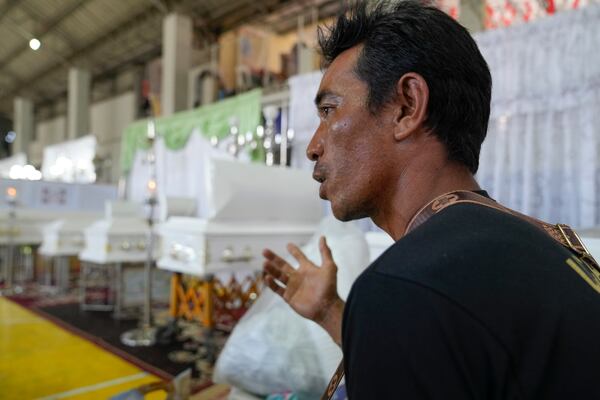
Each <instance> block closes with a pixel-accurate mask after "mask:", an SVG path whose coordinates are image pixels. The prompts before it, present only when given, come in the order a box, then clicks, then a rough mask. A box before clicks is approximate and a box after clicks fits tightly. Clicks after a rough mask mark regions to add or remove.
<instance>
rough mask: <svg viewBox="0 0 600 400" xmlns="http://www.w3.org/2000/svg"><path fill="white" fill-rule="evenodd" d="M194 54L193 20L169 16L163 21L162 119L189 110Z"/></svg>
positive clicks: (173, 15)
mask: <svg viewBox="0 0 600 400" xmlns="http://www.w3.org/2000/svg"><path fill="white" fill-rule="evenodd" d="M191 51H192V20H191V18H189V17H186V16H182V15H178V14H174V13H172V14H169V15H167V16H166V17H165V18H164V19H163V43H162V82H161V95H160V103H161V104H160V108H161V114H162V115H171V114H173V113H175V112H177V111H180V110H185V109H186V107H187V101H188V93H187V92H188V71H189V69H190V54H191Z"/></svg>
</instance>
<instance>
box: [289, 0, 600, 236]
mask: <svg viewBox="0 0 600 400" xmlns="http://www.w3.org/2000/svg"><path fill="white" fill-rule="evenodd" d="M476 40H477V42H478V45H479V47H480V49H481V52H482V53H483V55H484V57H485V59H486V60H487V62H488V64H489V66H490V69H491V72H492V79H493V84H494V87H493V90H492V115H491V119H490V124H489V129H488V136H487V139H486V141H485V142H484V144H483V147H482V151H481V157H480V168H479V173H478V175H477V178H478V180H479V182H480V184H481V186H482V187H483V188H484V189H486V190H488V191H489V193H490V195H491V196H492V197H494V198H495V199H496V200H498V201H500V202H501V203H502V204H504V205H506V206H508V207H511V208H514V209H516V210H519V211H522V212H524V213H526V214H530V215H533V216H537V217H539V218H542V219H544V220H546V221H548V222H562V223H567V224H570V225H572V226H573V227H578V228H585V227H591V226H596V225H600V6H599V5H590V6H588V7H584V8H582V9H580V10H575V11H570V12H564V13H560V14H558V15H556V16H553V17H549V18H544V19H541V20H539V21H537V22H535V23H531V24H524V25H520V26H515V27H512V28H507V29H498V30H495V31H488V32H485V33H481V34H478V35H476ZM320 77H321V74H320V72H316V73H311V74H306V75H300V76H296V77H293V78H291V79H290V81H289V84H290V122H291V127H292V128H293V129H294V131H295V132H296V137H297V141H296V142H295V146H294V154H293V156H292V165H293V166H296V167H299V168H311V165H312V163H310V162H309V161H308V160H307V159H306V156H305V154H304V150H305V148H306V144H307V143H308V141H309V140H310V136H311V135H312V133H313V132H314V130H315V129H316V127H317V126H318V122H319V121H318V117H317V113H316V111H315V107H314V104H313V99H314V97H315V94H316V92H317V89H318V87H319V81H320Z"/></svg>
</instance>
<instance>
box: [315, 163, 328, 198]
mask: <svg viewBox="0 0 600 400" xmlns="http://www.w3.org/2000/svg"><path fill="white" fill-rule="evenodd" d="M313 179H314V180H315V181H317V182H319V183H320V184H321V186H320V187H319V197H321V198H322V199H326V197H325V181H326V180H327V178H325V173H324V171H323V169H321V168H318V167H315V170H314V171H313Z"/></svg>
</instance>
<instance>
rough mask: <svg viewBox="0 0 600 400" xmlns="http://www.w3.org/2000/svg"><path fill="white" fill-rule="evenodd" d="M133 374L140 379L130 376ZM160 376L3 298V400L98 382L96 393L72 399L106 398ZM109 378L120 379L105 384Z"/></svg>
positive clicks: (0, 314) (0, 391) (0, 321)
mask: <svg viewBox="0 0 600 400" xmlns="http://www.w3.org/2000/svg"><path fill="white" fill-rule="evenodd" d="M142 374H144V376H141V375H142ZM133 376H136V377H137V379H136V380H129V378H131V377H133ZM119 379H127V382H118V380H119ZM131 379H133V378H131ZM158 380H160V378H158V377H155V376H154V375H150V374H148V373H146V372H145V371H142V370H141V369H140V368H138V367H136V366H135V365H133V364H131V363H129V362H127V361H125V360H123V359H121V358H120V357H117V356H116V355H114V354H112V353H110V352H108V351H106V350H104V349H102V348H100V347H99V346H97V345H95V344H93V343H91V342H89V341H88V340H85V339H83V338H81V337H79V336H77V335H75V334H73V333H71V332H68V331H66V330H64V329H62V328H60V327H59V326H57V325H55V324H53V323H52V322H50V321H48V320H46V319H44V318H42V317H40V316H38V315H36V314H35V313H33V312H31V311H29V310H27V309H25V308H23V307H21V306H19V305H17V304H15V303H13V302H11V301H10V300H8V299H5V298H3V297H0V400H12V399H15V400H22V399H35V398H40V397H41V398H44V397H47V396H52V395H54V396H56V395H57V394H62V393H66V392H69V391H72V390H78V388H89V387H94V386H95V385H100V386H98V387H97V389H96V390H95V391H93V392H88V393H82V394H80V395H79V394H77V393H73V394H72V395H70V396H69V397H70V398H77V399H106V398H109V397H111V396H112V395H115V394H117V393H121V392H123V391H125V390H128V389H132V388H136V387H138V386H140V385H142V384H144V383H148V382H152V381H158ZM107 382H115V383H114V385H112V386H109V387H101V386H102V385H103V384H105V383H107ZM152 397H154V396H152ZM61 398H65V397H61ZM163 398H164V397H163Z"/></svg>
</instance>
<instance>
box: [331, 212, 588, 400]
mask: <svg viewBox="0 0 600 400" xmlns="http://www.w3.org/2000/svg"><path fill="white" fill-rule="evenodd" d="M582 269H583V268H581V266H580V265H579V264H577V262H576V259H574V258H573V257H572V255H571V253H570V252H569V251H568V250H566V249H564V248H563V247H562V246H560V245H559V244H557V243H556V242H554V240H553V239H551V238H550V237H549V236H548V235H547V234H545V233H544V232H543V231H541V230H540V229H539V228H537V227H534V226H532V225H530V224H529V223H526V222H524V221H522V220H521V219H518V218H516V217H513V216H510V215H508V214H506V213H503V212H500V211H497V210H494V209H491V208H488V207H483V206H480V205H474V204H458V205H453V206H451V207H448V208H446V209H444V210H442V211H441V212H439V213H438V214H436V215H434V216H433V217H431V218H430V219H429V220H428V221H427V222H426V223H424V224H423V225H421V226H419V227H418V228H416V229H415V230H414V231H412V232H411V233H409V234H408V235H406V236H405V237H404V238H402V239H401V240H399V241H398V242H396V243H395V244H394V245H393V246H392V247H391V248H389V249H388V250H387V251H386V252H385V253H384V254H383V255H382V256H381V257H379V258H378V259H377V260H376V261H375V262H374V263H373V264H372V265H371V266H369V268H368V269H367V270H366V271H365V272H364V273H363V274H362V275H361V276H360V277H359V278H358V279H357V281H356V282H355V283H354V286H353V288H352V291H351V293H350V296H349V298H348V302H347V304H346V309H345V311H344V320H343V329H342V331H343V334H342V343H343V346H342V347H343V351H344V358H345V363H346V364H345V368H346V387H347V391H348V398H349V399H350V400H371V399H402V400H410V399H444V400H454V399H460V400H462V399H476V400H482V399H544V400H550V399H561V400H566V399H600V293H599V292H598V290H600V286H598V285H597V284H595V283H594V281H593V277H591V278H592V279H590V277H588V279H587V280H586V279H584V276H587V275H585V271H583V270H582Z"/></svg>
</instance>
